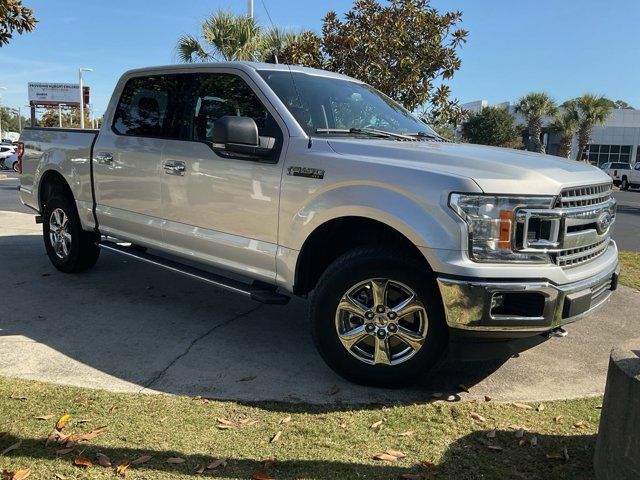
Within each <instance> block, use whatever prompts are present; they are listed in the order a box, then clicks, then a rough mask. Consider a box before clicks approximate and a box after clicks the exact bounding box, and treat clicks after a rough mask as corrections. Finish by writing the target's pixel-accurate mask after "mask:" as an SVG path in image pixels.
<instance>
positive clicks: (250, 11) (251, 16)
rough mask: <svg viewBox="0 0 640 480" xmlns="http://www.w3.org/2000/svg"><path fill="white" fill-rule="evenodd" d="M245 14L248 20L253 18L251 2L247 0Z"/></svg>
mask: <svg viewBox="0 0 640 480" xmlns="http://www.w3.org/2000/svg"><path fill="white" fill-rule="evenodd" d="M247 14H248V15H249V18H253V0H249V3H248V5H247Z"/></svg>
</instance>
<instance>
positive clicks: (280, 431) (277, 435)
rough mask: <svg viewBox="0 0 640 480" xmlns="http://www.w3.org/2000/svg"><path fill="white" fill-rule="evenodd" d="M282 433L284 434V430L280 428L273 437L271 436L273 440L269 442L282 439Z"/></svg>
mask: <svg viewBox="0 0 640 480" xmlns="http://www.w3.org/2000/svg"><path fill="white" fill-rule="evenodd" d="M281 435H282V430H278V431H277V432H276V434H275V435H274V436H273V437H271V440H269V442H270V443H273V442H277V441H278V440H280V436H281Z"/></svg>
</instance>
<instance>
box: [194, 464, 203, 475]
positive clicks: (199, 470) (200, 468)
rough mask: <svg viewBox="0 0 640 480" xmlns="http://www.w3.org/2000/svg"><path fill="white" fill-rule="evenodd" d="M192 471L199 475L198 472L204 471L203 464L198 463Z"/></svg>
mask: <svg viewBox="0 0 640 480" xmlns="http://www.w3.org/2000/svg"><path fill="white" fill-rule="evenodd" d="M194 472H195V473H196V474H198V475H200V474H202V473H204V467H203V466H200V465H198V466H197V467H196V469H195V470H194Z"/></svg>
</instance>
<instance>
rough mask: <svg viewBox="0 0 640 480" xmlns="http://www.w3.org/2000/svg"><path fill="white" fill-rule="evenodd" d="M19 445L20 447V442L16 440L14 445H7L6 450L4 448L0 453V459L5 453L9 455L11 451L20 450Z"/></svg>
mask: <svg viewBox="0 0 640 480" xmlns="http://www.w3.org/2000/svg"><path fill="white" fill-rule="evenodd" d="M20 445H22V440H18V441H17V442H16V443H14V444H13V445H9V446H8V447H7V448H5V449H4V450H3V451H2V452H0V457H2V456H3V455H4V454H5V453H9V452H11V451H12V450H15V449H17V448H20Z"/></svg>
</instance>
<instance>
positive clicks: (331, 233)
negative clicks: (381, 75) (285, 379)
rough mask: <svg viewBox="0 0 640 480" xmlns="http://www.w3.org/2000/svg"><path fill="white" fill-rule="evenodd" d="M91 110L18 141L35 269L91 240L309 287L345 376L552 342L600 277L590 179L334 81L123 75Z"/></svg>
mask: <svg viewBox="0 0 640 480" xmlns="http://www.w3.org/2000/svg"><path fill="white" fill-rule="evenodd" d="M104 119H105V121H104V125H103V126H102V128H101V129H100V130H99V131H97V130H70V129H50V128H48V129H44V128H27V129H26V130H25V131H24V132H23V134H22V137H21V140H22V141H23V142H24V147H25V153H24V155H22V156H21V157H20V164H19V167H18V168H19V170H21V172H22V175H21V186H20V195H21V198H22V201H23V202H24V204H25V205H28V206H30V207H31V208H33V209H34V210H35V211H36V212H37V215H38V216H37V219H38V220H39V221H41V222H42V223H43V235H44V243H45V247H46V251H47V254H48V255H49V258H50V259H51V262H52V263H53V265H54V266H55V267H56V268H57V269H59V270H61V271H63V272H70V273H71V272H80V271H83V270H86V269H88V268H90V267H91V266H92V265H94V264H95V262H96V261H97V259H98V255H99V253H100V250H101V249H105V250H108V251H111V252H117V253H120V254H124V255H127V256H129V257H131V258H135V259H139V260H142V261H145V262H148V263H152V264H155V265H158V266H160V267H165V268H169V269H171V270H173V271H175V272H179V273H183V274H185V275H188V276H190V277H192V278H198V279H201V280H204V281H206V282H209V283H211V284H213V285H216V286H218V287H221V288H224V289H227V290H230V291H232V292H235V293H238V294H241V295H245V296H247V297H249V298H251V299H254V300H257V301H260V302H265V303H274V304H281V303H286V302H287V300H288V299H289V295H299V296H307V295H308V296H310V305H311V310H310V314H311V319H312V335H313V338H314V340H315V344H316V346H317V348H318V350H319V351H320V353H321V355H322V356H323V358H324V359H325V360H326V362H327V363H328V364H329V365H330V366H331V367H332V368H333V369H334V370H336V371H337V372H338V373H340V374H341V375H343V376H345V377H346V378H349V379H351V380H353V381H355V382H359V383H364V384H370V385H382V386H387V387H396V386H401V385H406V384H408V383H411V382H414V381H416V380H417V379H418V378H420V377H421V376H423V375H424V374H425V373H426V372H427V371H428V370H429V369H430V368H431V367H433V366H434V365H435V364H436V363H437V362H438V361H439V360H440V359H441V358H442V357H443V355H444V354H445V352H447V350H448V348H449V349H450V351H451V352H452V353H453V354H462V355H465V356H466V357H467V358H469V357H476V358H477V357H487V356H493V355H504V354H507V355H508V354H512V353H514V352H516V351H519V350H522V349H524V348H528V347H530V346H532V345H534V344H537V343H540V342H542V341H544V340H545V339H547V338H549V336H554V335H564V334H565V333H566V332H565V331H564V330H563V329H562V327H563V326H564V325H565V324H567V323H570V322H573V321H575V320H578V319H580V318H583V317H584V316H586V315H588V314H590V313H592V312H593V311H595V310H596V309H597V308H599V307H600V306H602V305H603V304H604V303H605V302H606V301H607V300H608V298H609V296H610V294H611V291H612V290H615V288H616V286H617V279H618V272H619V266H618V253H617V248H616V244H615V242H614V241H613V240H612V239H611V237H610V234H611V228H612V225H613V223H614V220H615V213H616V201H615V199H614V198H613V197H612V196H611V179H610V178H609V177H608V176H607V175H606V174H604V173H603V172H602V171H600V170H599V169H597V168H594V167H592V166H588V165H584V164H582V163H581V162H575V161H568V160H565V159H561V158H558V157H554V156H548V155H540V154H535V153H530V152H522V151H518V150H511V149H502V148H492V147H483V146H476V145H468V144H456V143H451V142H448V141H446V140H444V139H443V138H441V137H440V136H438V135H437V134H436V133H435V132H434V131H433V130H431V128H429V127H428V126H427V125H425V124H424V123H422V122H421V121H419V120H417V119H416V118H415V117H413V116H412V115H411V114H410V113H409V112H408V111H406V110H405V109H404V108H402V107H401V106H399V105H398V104H397V103H395V102H394V101H393V100H391V99H389V98H388V97H386V96H384V95H383V94H381V93H379V92H377V91H376V90H374V89H373V88H372V87H370V86H368V85H365V84H363V83H361V82H359V81H357V80H354V79H352V78H349V77H345V76H342V75H338V74H335V73H330V72H325V71H321V70H313V69H308V68H303V67H298V66H291V67H289V66H286V65H271V64H259V63H244V62H238V63H235V62H232V63H220V64H201V65H180V66H169V67H157V68H148V69H141V70H133V71H130V72H127V73H125V74H124V75H123V76H122V78H121V79H120V81H119V82H118V84H117V86H116V88H115V91H114V93H113V96H112V98H111V101H110V103H109V106H108V109H107V111H106V114H105V117H104ZM107 236H108V237H107ZM113 238H116V239H119V240H120V241H113ZM129 245H131V246H129ZM169 257H171V258H169ZM175 258H183V259H187V260H188V261H189V265H186V262H185V264H183V263H181V262H180V261H176V260H175ZM194 261H197V262H199V264H201V266H202V268H196V267H194V266H193V262H194ZM208 267H217V269H218V270H223V271H227V272H229V277H234V279H231V278H228V277H227V276H226V275H225V276H223V275H220V274H212V273H210V272H209V270H208ZM237 275H240V276H242V277H243V278H246V281H241V280H239V279H238V278H237ZM291 321H295V319H293V318H292V319H291ZM259 328H261V329H263V330H264V331H265V333H266V332H269V333H268V334H267V335H266V336H265V341H268V337H269V336H272V335H278V332H273V331H269V326H268V325H260V327H259ZM285 354H286V353H285ZM212 355H215V352H212ZM550 361H552V360H550Z"/></svg>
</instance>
